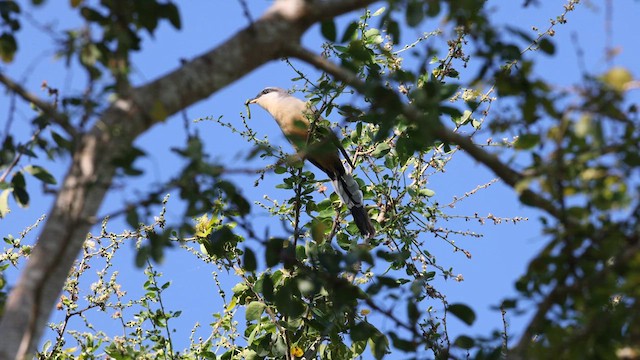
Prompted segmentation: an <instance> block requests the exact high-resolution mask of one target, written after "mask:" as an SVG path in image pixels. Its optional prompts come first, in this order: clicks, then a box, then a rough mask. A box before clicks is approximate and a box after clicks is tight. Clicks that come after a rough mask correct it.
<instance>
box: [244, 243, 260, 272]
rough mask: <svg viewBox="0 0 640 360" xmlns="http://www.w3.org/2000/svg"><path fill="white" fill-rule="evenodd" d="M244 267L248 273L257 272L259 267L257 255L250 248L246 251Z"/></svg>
mask: <svg viewBox="0 0 640 360" xmlns="http://www.w3.org/2000/svg"><path fill="white" fill-rule="evenodd" d="M243 267H244V269H245V270H246V271H256V269H257V267H258V263H257V261H256V255H255V254H254V253H253V250H251V249H249V248H245V249H244V261H243Z"/></svg>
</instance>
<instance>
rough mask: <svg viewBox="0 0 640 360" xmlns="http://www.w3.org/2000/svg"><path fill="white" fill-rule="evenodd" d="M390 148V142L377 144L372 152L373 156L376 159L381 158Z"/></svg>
mask: <svg viewBox="0 0 640 360" xmlns="http://www.w3.org/2000/svg"><path fill="white" fill-rule="evenodd" d="M390 150H391V146H389V144H387V143H386V142H383V143H380V144H378V145H377V146H376V148H375V149H374V150H373V152H372V153H371V156H373V157H374V158H376V159H380V158H381V157H383V156H385V155H386V154H387V153H388V152H389V151H390Z"/></svg>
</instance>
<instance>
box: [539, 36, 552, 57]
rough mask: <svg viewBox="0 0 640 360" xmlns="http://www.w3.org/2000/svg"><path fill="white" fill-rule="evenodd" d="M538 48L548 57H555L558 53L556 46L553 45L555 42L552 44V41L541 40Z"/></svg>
mask: <svg viewBox="0 0 640 360" xmlns="http://www.w3.org/2000/svg"><path fill="white" fill-rule="evenodd" d="M538 46H539V47H540V50H542V51H543V52H544V53H545V54H547V55H553V54H554V53H555V52H556V47H555V45H553V42H551V40H549V39H547V38H544V39H542V40H540V42H539V43H538Z"/></svg>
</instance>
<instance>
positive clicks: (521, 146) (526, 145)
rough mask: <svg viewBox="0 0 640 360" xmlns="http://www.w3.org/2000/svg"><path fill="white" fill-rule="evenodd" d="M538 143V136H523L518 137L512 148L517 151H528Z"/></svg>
mask: <svg viewBox="0 0 640 360" xmlns="http://www.w3.org/2000/svg"><path fill="white" fill-rule="evenodd" d="M539 142H540V135H538V134H524V135H520V136H519V137H518V140H516V142H515V144H513V147H514V148H516V149H518V150H528V149H531V148H532V147H534V146H536V145H538V143H539Z"/></svg>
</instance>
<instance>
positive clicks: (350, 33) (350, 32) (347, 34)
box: [340, 21, 358, 43]
mask: <svg viewBox="0 0 640 360" xmlns="http://www.w3.org/2000/svg"><path fill="white" fill-rule="evenodd" d="M356 30H358V23H357V22H355V21H354V22H352V23H351V24H349V26H347V30H345V31H344V34H343V35H342V40H340V42H343V43H346V42H348V41H350V40H351V39H354V38H355V34H356Z"/></svg>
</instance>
